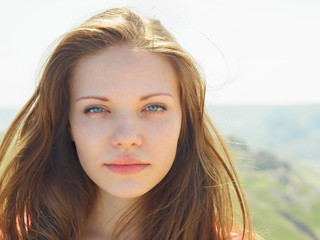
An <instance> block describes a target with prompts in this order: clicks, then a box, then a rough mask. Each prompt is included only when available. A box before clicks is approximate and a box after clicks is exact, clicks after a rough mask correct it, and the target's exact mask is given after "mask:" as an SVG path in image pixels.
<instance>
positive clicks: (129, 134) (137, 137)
mask: <svg viewBox="0 0 320 240" xmlns="http://www.w3.org/2000/svg"><path fill="white" fill-rule="evenodd" d="M110 141H111V144H112V145H113V146H115V147H123V148H125V149H129V148H132V147H138V146H140V145H141V143H142V136H141V132H140V130H139V126H138V123H137V120H135V119H134V118H133V117H129V116H123V117H120V118H119V119H117V121H116V124H115V127H114V129H113V133H112V135H111V137H110Z"/></svg>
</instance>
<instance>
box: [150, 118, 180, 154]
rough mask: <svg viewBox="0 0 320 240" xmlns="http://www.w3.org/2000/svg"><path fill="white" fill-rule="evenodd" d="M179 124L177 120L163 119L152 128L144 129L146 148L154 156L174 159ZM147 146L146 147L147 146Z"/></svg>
mask: <svg viewBox="0 0 320 240" xmlns="http://www.w3.org/2000/svg"><path fill="white" fill-rule="evenodd" d="M180 127H181V123H180V120H179V118H176V119H163V120H161V121H160V122H158V123H157V124H155V125H154V126H153V127H151V128H148V129H146V130H147V131H148V136H149V144H150V145H152V146H148V147H149V148H151V149H153V151H154V154H157V156H162V157H163V158H166V159H168V160H169V159H170V160H172V158H174V157H175V154H176V149H177V143H178V138H179V134H180ZM149 144H147V145H149Z"/></svg>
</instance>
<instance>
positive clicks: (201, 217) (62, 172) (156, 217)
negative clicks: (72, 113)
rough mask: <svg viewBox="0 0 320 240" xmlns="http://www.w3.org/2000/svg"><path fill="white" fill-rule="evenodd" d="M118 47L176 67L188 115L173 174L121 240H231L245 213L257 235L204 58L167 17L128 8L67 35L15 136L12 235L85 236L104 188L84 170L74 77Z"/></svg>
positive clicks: (120, 231) (5, 154) (10, 168)
mask: <svg viewBox="0 0 320 240" xmlns="http://www.w3.org/2000/svg"><path fill="white" fill-rule="evenodd" d="M118 44H127V45H128V46H130V47H131V49H133V50H134V51H150V52H153V53H156V54H159V55H162V56H164V57H165V58H166V59H167V60H168V61H169V62H170V63H171V64H172V66H173V68H174V70H175V72H176V75H177V78H178V80H179V86H180V94H181V96H180V99H181V105H182V115H183V116H182V127H181V133H180V137H179V141H178V147H177V154H176V158H175V161H174V163H173V166H172V168H171V169H170V171H169V173H168V174H167V175H166V177H165V178H164V179H163V180H162V181H161V182H160V183H159V184H158V185H157V186H155V187H154V188H153V189H152V190H150V191H149V192H147V193H146V194H144V195H143V196H142V197H141V198H140V199H139V200H138V201H137V202H136V203H135V204H134V205H133V206H132V207H131V208H130V209H128V211H127V212H126V214H124V215H123V216H122V218H120V219H119V222H118V224H117V226H118V227H117V228H116V229H115V230H114V233H113V236H114V239H130V233H132V232H134V231H135V229H141V233H142V238H141V239H148V240H149V239H152V240H164V239H170V240H178V239H179V240H180V239H184V240H187V239H188V240H195V239H197V240H199V239H200V240H205V239H207V240H213V239H229V238H230V232H232V231H233V230H234V227H235V225H236V224H235V222H236V220H234V219H235V214H234V212H235V209H240V213H241V214H240V217H241V219H242V224H241V225H242V226H243V228H242V233H241V234H242V236H243V237H246V238H247V239H253V238H252V224H251V220H250V215H249V210H248V206H247V203H246V200H245V197H244V194H243V192H242V189H241V187H240V184H239V180H238V177H237V175H236V172H235V169H234V167H233V163H232V161H231V159H230V156H229V153H228V151H227V149H226V146H225V144H224V142H223V140H222V138H221V137H220V135H219V133H218V131H217V130H216V129H215V127H214V126H213V124H212V123H211V121H210V119H209V118H208V115H207V113H206V111H205V109H204V100H205V91H206V89H205V83H204V81H203V79H202V77H201V74H200V73H199V70H198V67H197V65H196V63H195V61H194V60H193V59H192V58H191V56H190V55H189V54H187V53H186V52H185V51H184V50H183V49H182V47H181V46H180V45H179V44H178V43H177V41H176V40H175V39H174V37H173V36H172V35H171V34H170V33H169V32H168V31H167V30H166V29H165V28H164V27H163V26H162V25H161V24H160V22H159V21H158V20H154V19H149V18H142V17H140V16H139V15H138V14H136V13H134V12H133V11H131V10H129V9H127V8H119V9H111V10H108V11H105V12H102V13H100V14H98V15H96V16H94V17H92V18H91V19H89V20H88V21H86V22H85V23H84V24H82V25H81V26H79V27H78V28H76V29H74V30H72V31H70V32H68V33H67V34H65V35H64V36H63V37H62V39H61V40H60V42H59V44H58V46H57V47H56V48H55V50H54V51H53V53H52V55H51V56H50V58H49V59H48V60H47V62H46V64H45V66H44V68H43V71H42V75H41V79H40V82H39V85H38V87H37V89H36V91H35V93H34V94H33V96H32V97H31V99H30V100H29V101H28V102H27V103H26V105H25V106H24V107H23V109H22V110H21V111H20V113H19V114H18V115H17V117H16V118H15V120H14V121H13V123H12V124H11V126H10V127H9V129H8V130H7V132H6V134H5V136H4V139H3V141H2V143H1V147H0V160H1V169H2V170H1V179H0V229H1V231H2V234H3V236H4V239H51V240H61V239H71V240H72V239H81V238H82V236H83V234H84V233H83V231H84V229H85V227H86V224H87V223H86V219H87V218H88V216H89V214H90V212H91V210H92V207H93V203H94V201H95V199H96V196H97V187H96V185H95V184H94V183H93V182H92V181H91V180H90V179H89V178H88V176H87V175H86V174H85V172H84V171H83V169H82V168H81V165H80V163H79V160H78V157H77V154H76V149H75V145H74V143H73V142H72V141H71V140H70V136H69V132H68V129H69V119H68V114H69V105H70V100H69V85H70V79H71V77H72V74H73V71H74V69H75V66H76V65H77V63H78V62H79V60H80V59H81V58H83V57H84V56H88V55H94V54H97V53H99V51H102V50H104V49H106V48H108V47H109V46H114V45H118ZM164 151H165V150H164ZM233 195H234V196H235V199H234V197H233ZM233 203H237V205H238V206H240V207H238V208H237V207H235V206H234V204H233Z"/></svg>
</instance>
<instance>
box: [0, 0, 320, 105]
mask: <svg viewBox="0 0 320 240" xmlns="http://www.w3.org/2000/svg"><path fill="white" fill-rule="evenodd" d="M120 6H131V7H135V8H136V9H137V10H138V11H139V12H140V13H142V14H144V15H148V16H151V17H155V18H158V19H160V20H161V22H162V23H163V24H164V25H165V26H166V27H167V28H168V29H169V30H170V31H171V32H173V34H174V35H175V36H176V37H177V39H178V40H179V41H180V43H181V44H182V45H183V46H184V47H185V48H186V49H187V50H188V51H189V52H190V53H191V54H192V55H194V57H195V58H196V59H197V60H198V61H199V63H200V64H201V65H202V66H203V71H204V73H205V75H206V78H207V83H208V95H207V103H209V104H212V103H214V104H251V105H252V104H254V105H257V104H310V103H318V104H320V90H319V89H320V88H319V87H320V1H318V0H269V1H262V0H242V1H238V0H220V1H218V0H198V1H196V0H193V1H187V0H161V1H158V0H148V1H147V0H131V1H129V0H117V1H116V0H110V1H109V0H104V1H102V0H101V1H100V0H90V1H88V0H64V1H62V0H56V1H48V0H29V1H23V0H20V1H5V2H4V1H3V2H2V3H1V8H0V29H1V38H0V81H1V85H0V107H21V106H22V105H23V104H24V103H25V102H26V101H27V99H28V98H29V97H30V96H31V94H32V92H33V90H34V87H35V82H36V74H37V71H38V67H39V66H40V65H39V64H40V61H41V59H42V60H44V58H43V57H44V56H45V53H46V51H47V50H48V47H49V46H50V44H51V43H52V42H53V41H54V40H55V39H57V38H58V37H59V36H60V35H62V34H63V33H65V32H67V31H69V30H71V29H72V28H73V27H76V26H77V25H79V24H80V23H82V22H83V21H85V20H86V19H88V18H89V17H91V16H92V15H94V14H95V13H97V12H100V11H102V10H105V9H108V8H111V7H120ZM47 54H48V52H47Z"/></svg>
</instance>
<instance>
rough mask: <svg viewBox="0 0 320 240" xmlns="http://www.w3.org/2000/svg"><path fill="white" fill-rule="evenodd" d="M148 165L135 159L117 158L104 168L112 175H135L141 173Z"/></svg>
mask: <svg viewBox="0 0 320 240" xmlns="http://www.w3.org/2000/svg"><path fill="white" fill-rule="evenodd" d="M149 165H150V164H149V163H145V162H143V161H141V160H140V159H138V158H135V157H123V156H121V157H118V158H116V159H115V160H113V161H112V162H110V163H107V164H105V166H106V167H107V168H108V169H109V170H110V171H111V172H113V173H116V174H120V175H127V174H135V173H139V172H141V171H143V170H144V169H145V168H146V167H148V166H149Z"/></svg>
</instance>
